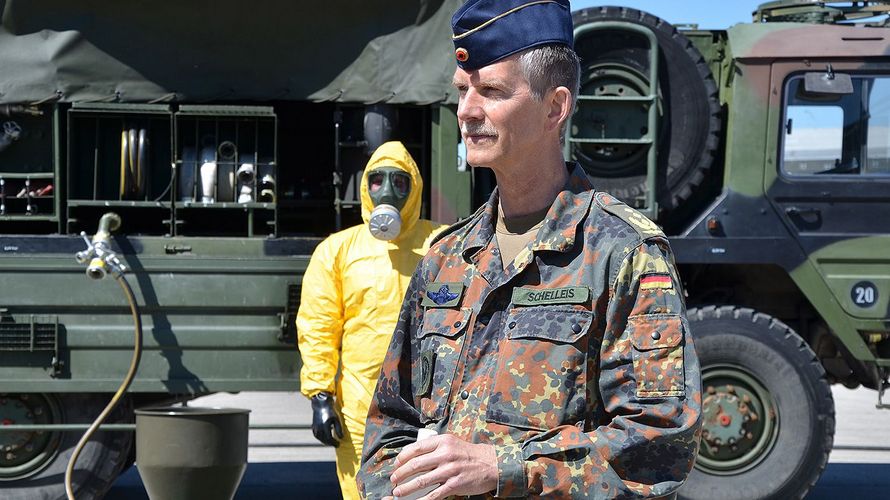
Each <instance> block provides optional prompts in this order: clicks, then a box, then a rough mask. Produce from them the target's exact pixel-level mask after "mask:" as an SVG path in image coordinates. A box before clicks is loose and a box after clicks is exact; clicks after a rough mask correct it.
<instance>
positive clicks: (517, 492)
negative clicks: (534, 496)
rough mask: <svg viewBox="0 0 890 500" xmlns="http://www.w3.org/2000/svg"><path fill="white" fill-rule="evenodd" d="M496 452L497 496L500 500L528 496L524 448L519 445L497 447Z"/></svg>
mask: <svg viewBox="0 0 890 500" xmlns="http://www.w3.org/2000/svg"><path fill="white" fill-rule="evenodd" d="M494 452H495V456H496V457H497V484H498V486H497V490H495V496H496V497H498V498H516V497H526V496H528V484H527V479H526V473H525V457H524V456H523V454H522V447H521V446H520V445H518V444H509V445H501V446H495V447H494Z"/></svg>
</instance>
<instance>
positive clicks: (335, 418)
mask: <svg viewBox="0 0 890 500" xmlns="http://www.w3.org/2000/svg"><path fill="white" fill-rule="evenodd" d="M310 401H312V435H313V436H315V439H317V440H319V441H321V442H322V443H324V444H326V445H328V446H334V447H336V446H337V445H339V444H340V440H341V439H343V427H341V426H340V415H338V414H337V410H335V409H334V396H332V395H331V393H329V392H319V393H318V394H316V395H315V396H312V399H311V400H310Z"/></svg>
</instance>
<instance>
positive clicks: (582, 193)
mask: <svg viewBox="0 0 890 500" xmlns="http://www.w3.org/2000/svg"><path fill="white" fill-rule="evenodd" d="M566 168H568V169H570V173H569V181H568V183H567V184H566V187H565V188H564V189H563V190H562V191H561V192H560V193H559V194H558V195H557V196H556V199H554V200H553V204H552V205H551V206H550V210H548V211H547V215H546V216H545V217H544V224H543V225H542V226H541V229H540V230H539V231H538V236H537V238H536V239H535V242H534V243H533V244H532V250H533V251H541V250H550V251H556V252H567V251H569V250H570V249H571V248H572V247H573V246H574V244H575V234H576V228H577V227H578V224H580V223H581V222H582V221H583V220H584V218H585V217H586V215H587V212H588V210H589V208H590V203H591V200H593V185H592V184H591V183H590V180H589V179H588V178H587V174H585V173H584V170H583V169H582V168H581V167H580V166H578V164H577V163H567V164H566ZM498 199H499V194H498V189H497V188H495V189H494V191H493V192H492V193H491V196H490V197H489V198H488V201H487V202H486V203H485V205H483V207H482V212H481V215H480V219H479V222H478V223H477V224H474V225H473V226H471V229H470V233H469V234H468V235H467V238H466V240H464V241H465V242H464V247H463V250H462V252H461V254H462V256H463V259H464V261H465V262H468V263H469V262H472V261H474V260H475V258H476V255H477V254H478V253H479V251H480V250H481V249H483V248H485V247H486V246H488V244H489V243H490V242H491V239H492V237H493V236H494V222H495V221H494V216H495V207H497V206H498Z"/></svg>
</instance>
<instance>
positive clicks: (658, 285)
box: [640, 274, 674, 290]
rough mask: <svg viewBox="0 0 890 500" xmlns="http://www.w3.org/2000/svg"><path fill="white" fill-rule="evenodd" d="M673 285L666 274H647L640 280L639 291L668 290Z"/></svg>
mask: <svg viewBox="0 0 890 500" xmlns="http://www.w3.org/2000/svg"><path fill="white" fill-rule="evenodd" d="M671 288H674V283H673V282H672V281H671V277H670V275H668V274H647V275H645V276H643V277H642V278H641V279H640V290H670V289H671Z"/></svg>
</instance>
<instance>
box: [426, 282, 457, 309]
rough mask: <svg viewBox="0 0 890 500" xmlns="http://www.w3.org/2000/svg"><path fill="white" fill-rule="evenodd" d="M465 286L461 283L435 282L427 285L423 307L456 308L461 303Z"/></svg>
mask: <svg viewBox="0 0 890 500" xmlns="http://www.w3.org/2000/svg"><path fill="white" fill-rule="evenodd" d="M463 290H464V284H463V283H461V282H455V283H441V282H433V283H428V284H427V285H426V291H425V292H424V295H423V302H422V305H424V306H427V307H454V306H456V305H457V304H458V302H460V295H461V293H463Z"/></svg>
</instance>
